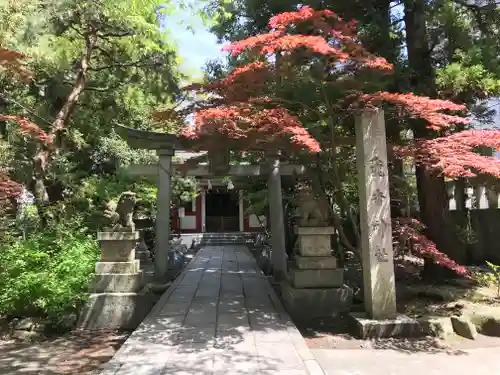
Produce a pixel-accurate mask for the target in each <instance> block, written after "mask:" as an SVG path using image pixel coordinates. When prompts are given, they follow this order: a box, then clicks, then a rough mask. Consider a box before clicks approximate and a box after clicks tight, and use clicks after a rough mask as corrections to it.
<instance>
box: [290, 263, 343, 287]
mask: <svg viewBox="0 0 500 375" xmlns="http://www.w3.org/2000/svg"><path fill="white" fill-rule="evenodd" d="M290 275H291V278H292V285H293V286H294V287H295V288H298V289H300V288H340V287H341V286H342V285H344V269H343V268H339V269H336V270H301V269H298V268H292V269H291V273H290Z"/></svg>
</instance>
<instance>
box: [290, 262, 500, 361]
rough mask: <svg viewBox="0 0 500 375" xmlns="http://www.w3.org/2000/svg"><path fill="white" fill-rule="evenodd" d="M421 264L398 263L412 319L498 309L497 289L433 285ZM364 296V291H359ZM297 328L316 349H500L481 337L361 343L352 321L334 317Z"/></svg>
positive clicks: (402, 296) (401, 306)
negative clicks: (423, 275) (490, 307)
mask: <svg viewBox="0 0 500 375" xmlns="http://www.w3.org/2000/svg"><path fill="white" fill-rule="evenodd" d="M421 267H422V264H420V263H419V262H418V261H416V260H415V259H411V258H410V259H407V260H406V261H403V262H401V261H400V262H397V263H396V290H397V301H398V306H397V308H398V312H399V313H400V314H404V315H407V316H409V317H413V318H420V317H423V316H436V317H438V316H441V317H445V316H452V315H460V313H461V312H463V311H471V310H475V309H477V308H481V307H483V306H498V308H499V310H498V311H499V314H500V298H499V297H498V293H497V289H496V287H495V286H480V285H477V284H476V283H475V282H474V281H472V280H466V279H452V280H447V282H446V283H441V284H430V283H426V282H424V281H422V280H421V279H420V277H419V273H420V270H421ZM359 292H360V293H362V291H359ZM297 323H298V324H297V327H298V328H299V330H300V331H301V333H302V335H303V336H304V338H305V340H306V342H307V344H308V346H309V347H310V348H314V349H356V348H359V349H394V350H398V351H403V352H407V353H416V352H427V353H439V352H448V353H452V352H460V351H463V350H469V349H479V348H490V347H500V337H489V336H484V335H481V334H480V335H478V337H477V338H476V339H475V340H468V339H466V338H463V337H460V336H457V335H452V336H450V337H447V339H446V340H441V339H438V338H434V337H424V338H419V339H378V340H360V339H357V338H355V337H353V336H352V335H351V333H352V332H353V328H352V327H351V326H350V319H348V317H344V318H334V319H322V320H318V321H315V322H308V324H307V326H306V325H301V324H300V323H299V322H297Z"/></svg>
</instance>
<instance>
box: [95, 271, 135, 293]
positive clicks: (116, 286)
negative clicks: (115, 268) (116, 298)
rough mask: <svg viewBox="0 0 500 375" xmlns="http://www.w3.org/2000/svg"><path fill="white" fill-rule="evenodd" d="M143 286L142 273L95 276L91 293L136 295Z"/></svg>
mask: <svg viewBox="0 0 500 375" xmlns="http://www.w3.org/2000/svg"><path fill="white" fill-rule="evenodd" d="M142 285H143V278H142V272H137V273H135V274H95V275H94V280H93V281H92V283H91V285H90V292H91V293H135V292H138V291H139V290H141V288H142Z"/></svg>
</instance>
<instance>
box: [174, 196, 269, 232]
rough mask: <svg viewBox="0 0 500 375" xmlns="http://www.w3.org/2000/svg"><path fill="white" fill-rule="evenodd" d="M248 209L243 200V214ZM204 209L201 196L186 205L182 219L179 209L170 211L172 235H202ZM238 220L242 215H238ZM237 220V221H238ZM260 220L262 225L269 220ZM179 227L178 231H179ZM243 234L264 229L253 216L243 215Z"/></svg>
mask: <svg viewBox="0 0 500 375" xmlns="http://www.w3.org/2000/svg"><path fill="white" fill-rule="evenodd" d="M247 208H248V202H247V201H246V200H243V207H242V211H243V213H244V212H245V211H246V209H247ZM203 210H204V207H203V196H202V194H200V195H198V196H197V197H196V198H195V200H194V202H193V203H192V204H191V205H189V204H187V205H186V206H185V207H184V217H179V209H178V208H173V209H172V216H171V227H172V231H173V233H202V232H203V231H204V230H203V215H204V212H203ZM239 217H240V218H241V217H242V214H241V213H240V216H239ZM238 220H239V219H238ZM261 220H262V221H263V222H264V223H268V222H269V220H268V219H267V218H265V217H262V218H261ZM179 227H180V231H179ZM242 229H243V232H263V231H264V229H263V228H262V225H261V224H260V223H259V221H258V220H257V217H256V216H255V215H243V228H242Z"/></svg>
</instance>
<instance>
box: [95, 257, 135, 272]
mask: <svg viewBox="0 0 500 375" xmlns="http://www.w3.org/2000/svg"><path fill="white" fill-rule="evenodd" d="M139 270H140V261H139V260H134V261H131V262H97V263H96V264H95V273H96V274H136V273H138V272H139Z"/></svg>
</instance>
